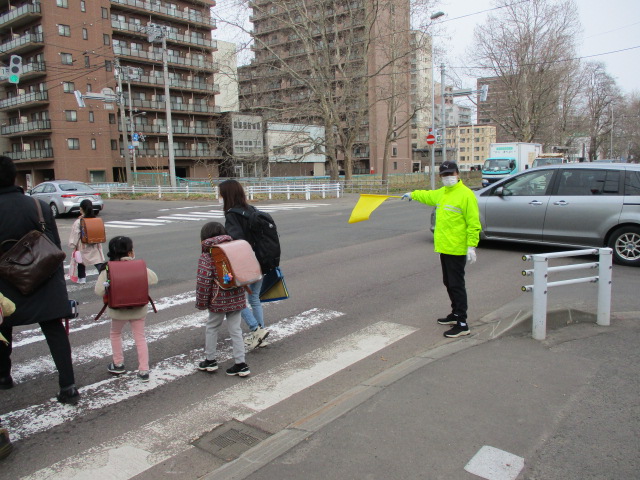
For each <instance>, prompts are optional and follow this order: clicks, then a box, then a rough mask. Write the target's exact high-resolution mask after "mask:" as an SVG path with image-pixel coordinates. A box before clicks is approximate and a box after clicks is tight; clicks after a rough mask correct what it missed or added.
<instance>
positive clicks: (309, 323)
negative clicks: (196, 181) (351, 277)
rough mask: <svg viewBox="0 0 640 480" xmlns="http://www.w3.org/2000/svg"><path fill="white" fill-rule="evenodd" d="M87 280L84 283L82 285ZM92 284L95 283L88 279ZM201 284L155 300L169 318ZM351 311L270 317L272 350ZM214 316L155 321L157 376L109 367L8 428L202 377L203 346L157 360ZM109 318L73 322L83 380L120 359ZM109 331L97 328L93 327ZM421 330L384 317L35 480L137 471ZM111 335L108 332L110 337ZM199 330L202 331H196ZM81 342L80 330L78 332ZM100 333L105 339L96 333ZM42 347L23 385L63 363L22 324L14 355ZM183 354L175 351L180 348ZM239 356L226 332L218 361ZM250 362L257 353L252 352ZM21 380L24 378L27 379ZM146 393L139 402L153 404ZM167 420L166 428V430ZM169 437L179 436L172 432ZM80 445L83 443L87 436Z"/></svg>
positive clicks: (10, 417)
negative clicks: (114, 355) (75, 399)
mask: <svg viewBox="0 0 640 480" xmlns="http://www.w3.org/2000/svg"><path fill="white" fill-rule="evenodd" d="M77 287H78V288H80V286H77ZM82 287H83V288H88V287H87V286H86V285H82ZM194 301H195V292H194V291H186V292H182V293H179V294H176V295H173V296H169V297H162V298H159V299H157V300H156V302H155V303H156V307H157V309H158V310H159V311H165V313H164V314H163V318H166V317H167V315H169V316H171V311H172V310H171V309H173V308H175V307H179V306H181V305H186V304H193V303H194ZM274 305H277V303H276V304H273V303H269V304H265V305H264V307H265V309H267V312H268V310H269V309H271V308H274ZM343 316H345V313H344V312H339V311H335V310H330V309H322V308H310V309H308V310H305V311H302V312H300V313H297V314H294V315H293V316H291V317H288V318H284V319H281V320H279V321H274V322H272V323H271V322H270V323H269V325H268V328H269V331H270V335H269V344H270V345H271V346H272V347H271V348H273V347H275V348H277V347H278V345H279V344H280V343H281V342H283V341H284V340H286V339H288V338H291V337H293V336H295V335H299V334H302V335H305V334H306V333H305V331H308V330H310V329H312V328H314V327H318V326H320V325H321V324H323V323H324V322H327V321H330V320H333V319H336V318H339V317H343ZM206 317H207V313H206V312H201V311H195V312H194V313H192V314H188V315H181V316H176V317H174V318H171V319H169V320H163V321H161V322H157V323H153V322H150V323H149V325H148V326H147V328H146V332H145V334H146V338H147V342H148V345H149V351H150V356H151V377H150V381H149V382H148V383H143V382H139V381H138V380H137V377H136V372H135V370H134V369H132V368H131V367H133V366H134V365H128V367H129V369H130V371H129V372H127V373H126V374H124V375H121V376H117V377H114V376H109V375H108V374H107V373H106V370H105V374H104V379H102V380H99V381H97V382H95V383H92V384H89V385H86V384H82V385H81V387H80V389H81V393H82V397H81V399H80V401H79V403H78V405H76V406H69V405H63V404H60V403H59V402H57V401H56V399H55V398H50V399H49V400H47V401H44V402H42V403H37V404H34V405H29V406H25V407H24V408H19V409H16V410H13V411H8V412H2V415H1V416H2V422H3V426H4V427H7V428H8V429H9V431H10V432H11V437H12V440H13V441H14V442H17V443H18V445H19V442H20V441H28V439H29V438H30V437H32V436H34V435H47V432H48V431H50V430H51V429H53V428H55V427H57V426H60V425H63V424H66V423H68V422H73V421H74V420H78V419H84V418H87V417H90V416H91V415H95V414H96V413H99V412H101V411H105V412H106V411H109V409H110V408H113V407H116V408H120V406H121V405H124V404H126V402H128V401H131V400H133V399H135V398H137V397H140V396H141V395H142V394H147V395H149V394H153V393H154V391H156V390H157V389H159V388H160V387H163V386H166V385H169V384H171V382H176V381H179V380H181V379H184V378H185V377H188V376H190V375H202V373H199V372H198V370H197V369H196V365H197V363H198V362H199V361H200V360H202V358H203V349H202V348H201V347H200V348H195V349H191V350H187V351H185V352H182V353H179V354H171V355H168V356H166V358H155V355H157V353H156V352H159V351H163V348H162V344H163V342H167V341H170V339H171V338H172V336H173V335H177V334H180V333H185V332H186V333H187V336H188V335H189V333H188V332H189V331H191V330H193V331H194V332H195V331H196V329H202V326H203V323H204V321H205V319H206ZM109 322H110V320H109V319H108V318H103V319H102V320H101V321H98V322H96V321H94V314H92V313H90V312H87V314H85V315H84V316H82V317H80V318H77V319H74V320H72V321H71V325H70V327H71V328H70V333H71V334H72V335H73V334H74V333H76V332H81V331H83V332H85V333H84V335H83V337H84V338H87V339H92V340H85V341H84V343H82V344H79V345H78V344H74V347H73V359H74V367H75V370H76V376H77V377H78V378H82V371H83V369H84V368H92V367H91V364H93V365H95V364H96V363H104V365H105V366H106V365H107V364H108V363H109V362H110V361H111V345H110V342H109V338H108V334H106V335H105V332H107V331H108V328H107V325H108V323H109ZM98 329H101V331H100V333H98V334H97V335H91V333H92V332H91V331H92V330H93V331H95V332H98V331H99V330H98ZM414 331H415V329H414V328H412V327H407V326H405V325H400V324H396V323H391V322H378V323H375V324H373V325H370V326H368V327H366V328H363V329H361V330H358V331H355V332H352V333H350V334H348V335H347V336H345V337H343V338H341V339H338V340H334V341H332V342H331V343H329V344H327V345H326V346H323V347H320V348H317V349H316V350H313V351H311V352H308V353H306V354H304V355H301V356H299V357H297V358H292V359H291V360H290V361H289V362H286V363H284V364H279V365H278V366H277V367H275V368H271V369H265V370H264V371H261V372H259V373H256V372H254V374H253V375H251V376H250V377H249V378H247V379H243V380H242V381H241V382H238V383H235V384H233V386H231V387H229V388H226V389H223V390H221V391H219V392H217V393H216V394H213V395H212V396H210V397H206V398H204V399H203V400H202V401H201V402H197V403H194V404H191V405H186V406H185V407H184V408H181V409H180V410H178V411H177V412H173V413H172V414H171V415H167V416H166V417H162V418H157V419H156V420H154V421H152V422H150V423H148V424H146V425H143V426H142V427H138V428H136V429H135V430H131V431H130V432H129V433H126V434H125V435H123V436H120V437H119V438H118V439H115V440H109V441H106V442H104V443H103V444H101V445H97V446H90V447H89V448H88V449H87V450H86V451H78V452H75V454H74V455H72V456H70V457H69V458H67V459H65V460H62V461H59V462H57V463H55V464H53V465H51V466H49V467H46V468H44V469H41V470H39V471H37V472H33V473H30V472H28V471H27V472H26V473H27V474H29V475H28V476H26V477H22V478H28V479H34V480H35V479H62V478H65V479H69V478H76V479H86V478H93V479H95V480H101V479H107V478H118V479H123V480H124V479H129V478H132V477H134V476H135V475H137V474H139V473H141V472H144V471H145V470H147V469H149V468H151V467H153V466H154V465H157V464H158V463H160V462H162V461H164V460H166V459H167V458H170V457H171V456H173V455H177V454H179V453H181V452H184V451H186V450H188V449H190V448H193V447H192V446H191V442H192V441H193V439H194V438H197V437H199V436H200V435H202V434H203V433H204V431H205V430H204V429H206V430H211V429H212V428H214V427H215V425H212V419H214V422H215V423H218V424H221V423H224V422H225V421H228V420H231V419H234V418H235V419H237V420H240V421H242V420H244V419H247V418H248V417H250V416H251V415H254V414H256V413H258V412H261V411H263V410H265V409H267V408H269V407H271V406H273V405H275V404H277V403H279V402H281V401H283V400H285V399H287V398H288V397H290V396H291V395H294V394H296V393H298V392H301V391H303V390H304V389H306V388H308V387H310V386H311V385H314V384H315V383H318V382H320V381H322V380H324V379H326V378H328V377H329V376H331V375H333V374H334V373H336V372H339V371H341V370H343V369H345V368H348V367H349V366H350V365H352V364H354V363H355V362H358V361H360V360H362V359H364V358H366V357H368V356H369V355H372V354H373V353H375V352H377V351H379V350H381V349H383V348H385V347H387V346H389V345H391V344H393V343H394V342H396V341H398V340H400V339H402V338H404V337H406V336H407V335H410V334H411V333H413V332H414ZM103 335H104V336H103ZM195 335H196V336H197V335H198V334H197V333H196V334H195ZM74 338H75V339H76V340H77V339H78V338H79V336H76V337H74ZM96 338H97V339H96ZM38 343H41V344H43V345H42V348H40V349H39V351H40V352H42V353H41V354H40V355H36V356H33V357H28V358H27V359H24V360H21V361H14V364H13V371H12V375H13V378H14V380H15V382H16V383H17V384H21V383H22V384H26V383H28V382H34V381H37V380H39V379H40V378H41V377H43V376H45V375H52V374H55V371H56V369H55V366H54V364H53V362H52V359H51V357H50V355H49V353H48V349H47V347H46V346H45V345H44V338H43V336H42V334H41V331H40V329H39V328H27V329H22V330H20V331H16V332H15V335H14V344H13V347H14V353H15V352H20V350H21V349H23V348H32V349H33V348H38ZM123 347H124V349H125V351H126V350H132V349H134V348H135V346H134V342H133V340H132V338H131V337H130V335H129V334H127V333H125V335H124V337H123ZM174 353H175V352H174ZM232 358H233V355H232V349H231V343H230V340H229V339H228V338H227V339H221V340H220V342H219V346H218V361H219V362H220V363H225V362H227V361H228V360H231V359H232ZM249 362H250V360H249ZM18 386H19V385H18ZM144 401H145V399H144V397H141V398H138V399H137V400H136V402H138V403H140V402H144ZM159 426H162V428H159ZM168 435H170V436H171V438H168V437H167V436H168ZM79 444H82V443H81V442H80V443H79Z"/></svg>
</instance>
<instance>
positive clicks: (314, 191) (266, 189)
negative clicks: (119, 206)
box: [92, 183, 342, 200]
mask: <svg viewBox="0 0 640 480" xmlns="http://www.w3.org/2000/svg"><path fill="white" fill-rule="evenodd" d="M92 186H93V188H94V189H96V190H98V191H99V192H100V193H103V194H106V195H107V197H108V198H111V196H112V195H116V194H119V193H127V194H137V193H143V194H144V193H147V194H149V193H151V194H157V195H158V198H162V195H165V194H182V195H185V196H187V197H189V196H190V195H191V194H199V195H212V196H213V197H215V198H216V199H217V198H218V195H219V193H218V189H217V188H212V187H211V185H210V184H209V185H200V186H194V185H189V184H188V185H185V186H180V187H170V186H166V185H157V186H139V185H131V186H128V185H126V184H105V185H100V184H97V185H92ZM245 192H246V194H247V197H248V198H249V199H251V200H253V199H254V198H255V197H256V196H258V195H266V196H267V197H268V198H269V200H271V199H272V198H273V196H274V195H280V194H284V195H286V196H287V200H290V199H291V196H292V195H304V198H305V200H311V198H312V197H314V196H315V197H321V198H326V197H327V196H329V197H336V198H340V196H341V194H342V186H341V185H340V184H339V183H326V184H313V185H311V184H309V185H247V186H245Z"/></svg>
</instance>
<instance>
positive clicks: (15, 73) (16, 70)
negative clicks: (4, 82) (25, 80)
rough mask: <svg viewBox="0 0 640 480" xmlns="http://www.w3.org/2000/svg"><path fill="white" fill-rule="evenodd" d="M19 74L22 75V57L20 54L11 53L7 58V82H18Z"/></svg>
mask: <svg viewBox="0 0 640 480" xmlns="http://www.w3.org/2000/svg"><path fill="white" fill-rule="evenodd" d="M20 75H22V57H21V56H20V55H11V59H10V60H9V83H20Z"/></svg>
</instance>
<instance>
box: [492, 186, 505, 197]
mask: <svg viewBox="0 0 640 480" xmlns="http://www.w3.org/2000/svg"><path fill="white" fill-rule="evenodd" d="M493 193H494V195H497V196H499V197H503V196H504V187H498V188H496V189H495V190H494V191H493Z"/></svg>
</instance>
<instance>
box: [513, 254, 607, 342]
mask: <svg viewBox="0 0 640 480" xmlns="http://www.w3.org/2000/svg"><path fill="white" fill-rule="evenodd" d="M596 254H598V255H599V258H598V261H597V262H590V263H578V264H575V265H562V266H558V267H550V266H549V259H552V258H564V257H576V256H579V255H596ZM522 260H523V261H525V262H526V261H531V260H532V261H533V269H532V270H523V271H522V275H523V276H531V275H533V285H524V286H522V291H523V292H533V322H532V329H531V334H532V336H533V338H534V339H536V340H544V339H545V338H546V335H547V291H548V289H549V288H550V287H559V286H562V285H574V284H576V283H598V306H597V310H598V312H597V320H596V323H597V324H598V325H602V326H609V325H610V323H611V278H612V270H613V267H612V263H613V262H612V260H613V250H611V249H610V248H590V249H588V250H570V251H567V252H555V253H540V254H536V255H523V256H522ZM596 268H597V269H598V276H595V277H582V278H573V279H569V280H560V281H557V282H549V281H548V279H549V274H550V273H554V272H567V271H571V270H585V269H596Z"/></svg>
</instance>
